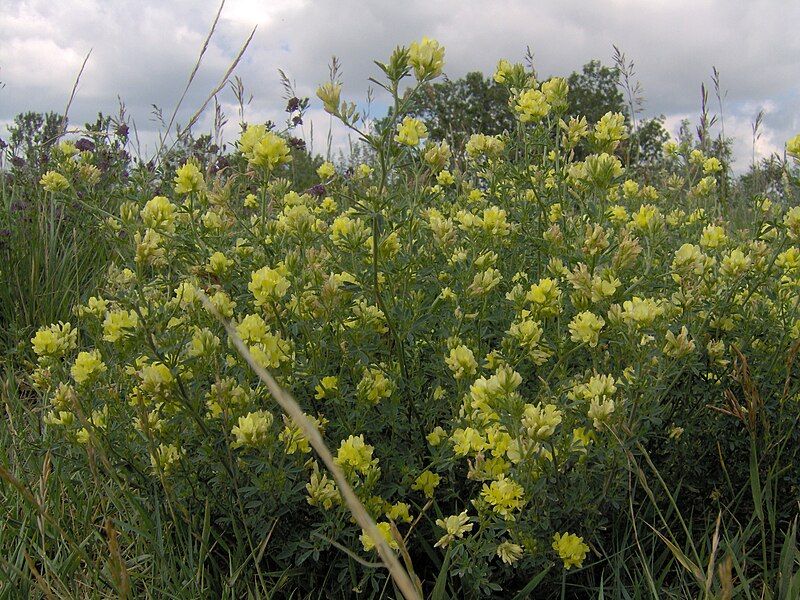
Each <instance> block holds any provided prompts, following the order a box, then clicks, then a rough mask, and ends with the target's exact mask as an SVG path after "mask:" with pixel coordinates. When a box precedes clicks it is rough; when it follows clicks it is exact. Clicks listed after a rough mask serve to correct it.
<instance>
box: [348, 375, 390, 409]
mask: <svg viewBox="0 0 800 600" xmlns="http://www.w3.org/2000/svg"><path fill="white" fill-rule="evenodd" d="M394 388H395V385H394V382H392V380H391V379H389V378H388V377H386V375H384V374H383V371H381V370H380V369H378V368H375V367H370V368H369V369H365V370H364V374H363V375H362V377H361V380H360V381H359V382H358V385H357V386H356V395H357V396H358V398H359V400H362V401H364V402H367V403H368V404H377V403H378V402H380V401H381V400H382V399H385V398H390V397H391V395H392V393H393V392H394Z"/></svg>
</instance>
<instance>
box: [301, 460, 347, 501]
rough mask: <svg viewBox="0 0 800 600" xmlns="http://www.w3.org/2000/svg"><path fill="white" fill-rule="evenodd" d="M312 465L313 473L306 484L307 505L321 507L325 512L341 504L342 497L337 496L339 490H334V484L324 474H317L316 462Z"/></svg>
mask: <svg viewBox="0 0 800 600" xmlns="http://www.w3.org/2000/svg"><path fill="white" fill-rule="evenodd" d="M313 465H314V472H313V473H312V474H311V479H310V481H309V482H308V483H307V484H306V491H307V492H308V498H307V500H308V503H309V504H310V505H311V506H321V507H322V508H324V509H325V510H330V509H331V508H333V507H334V505H336V504H340V503H341V501H342V497H341V496H340V495H339V490H337V489H336V484H335V483H334V482H333V481H332V480H330V479H328V476H327V475H326V474H324V473H320V472H319V466H318V465H317V463H316V461H315V462H314V463H313Z"/></svg>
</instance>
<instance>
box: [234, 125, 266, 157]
mask: <svg viewBox="0 0 800 600" xmlns="http://www.w3.org/2000/svg"><path fill="white" fill-rule="evenodd" d="M266 133H267V128H266V127H265V126H264V125H248V126H247V128H246V129H245V130H244V131H243V132H242V135H241V136H240V137H239V151H240V152H241V153H242V154H243V155H244V156H246V157H247V158H248V159H249V158H252V157H253V148H255V146H256V144H257V143H258V142H259V141H261V138H263V137H264V135H265V134H266Z"/></svg>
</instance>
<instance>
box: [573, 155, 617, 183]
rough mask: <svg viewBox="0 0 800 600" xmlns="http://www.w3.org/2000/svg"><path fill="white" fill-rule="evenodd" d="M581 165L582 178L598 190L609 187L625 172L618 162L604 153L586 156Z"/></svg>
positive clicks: (612, 156)
mask: <svg viewBox="0 0 800 600" xmlns="http://www.w3.org/2000/svg"><path fill="white" fill-rule="evenodd" d="M583 165H584V166H583V175H584V176H583V178H584V179H586V180H587V181H588V182H589V183H591V184H592V185H594V186H596V187H598V188H607V187H609V186H610V185H611V184H612V183H613V182H614V180H615V179H616V178H617V177H619V176H620V175H622V174H623V173H624V172H625V169H624V168H623V167H622V163H621V162H620V160H619V159H618V158H617V157H616V156H614V155H612V154H608V153H606V152H603V153H601V154H592V155H590V156H587V157H586V160H585V161H584V162H583Z"/></svg>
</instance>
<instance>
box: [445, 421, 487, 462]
mask: <svg viewBox="0 0 800 600" xmlns="http://www.w3.org/2000/svg"><path fill="white" fill-rule="evenodd" d="M450 439H451V440H452V441H453V451H454V452H455V453H456V456H466V455H467V454H469V453H470V452H474V453H477V452H480V451H481V450H483V449H484V448H485V447H486V441H485V440H484V439H483V436H481V434H480V432H479V431H478V430H476V429H473V428H472V427H467V428H466V429H462V428H460V427H459V428H458V429H456V430H455V431H454V432H453V435H452V436H450Z"/></svg>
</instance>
